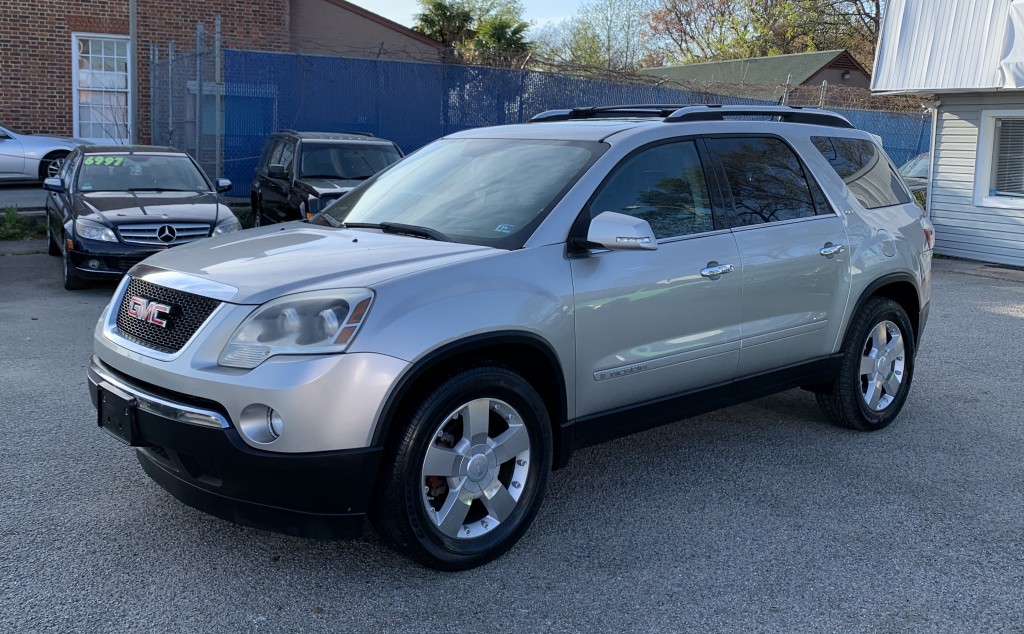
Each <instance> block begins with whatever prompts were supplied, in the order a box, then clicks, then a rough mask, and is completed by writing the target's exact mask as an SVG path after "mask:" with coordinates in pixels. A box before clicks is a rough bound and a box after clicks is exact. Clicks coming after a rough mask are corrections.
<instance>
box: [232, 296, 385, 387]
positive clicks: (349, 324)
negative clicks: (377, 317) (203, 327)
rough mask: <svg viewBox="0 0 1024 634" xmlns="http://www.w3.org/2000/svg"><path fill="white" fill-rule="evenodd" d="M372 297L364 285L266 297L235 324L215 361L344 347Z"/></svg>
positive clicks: (238, 363) (235, 362) (248, 362)
mask: <svg viewBox="0 0 1024 634" xmlns="http://www.w3.org/2000/svg"><path fill="white" fill-rule="evenodd" d="M372 302H373V291H371V290H369V289H367V288H352V289H340V290H330V291H313V292H309V293H296V294H295V295H288V296H286V297H282V298H280V299H275V300H273V301H270V302H267V303H266V304H264V305H262V306H260V307H259V308H257V309H256V310H255V312H253V314H251V315H249V316H248V317H247V318H246V319H245V321H243V322H242V325H240V326H239V327H238V328H237V329H236V330H235V332H234V334H233V335H231V339H229V340H228V343H227V345H226V346H224V350H223V351H222V352H221V353H220V358H219V359H217V363H219V364H220V365H222V366H226V367H230V368H245V369H252V368H255V367H256V366H258V365H259V364H261V363H263V362H264V361H265V360H267V359H269V358H270V357H272V356H274V355H278V354H327V353H334V352H344V351H345V350H346V349H347V348H348V346H349V344H350V343H351V342H352V340H353V339H355V336H356V332H358V331H359V327H360V326H361V325H362V323H363V320H364V319H365V318H366V314H367V312H369V309H370V304H371V303H372Z"/></svg>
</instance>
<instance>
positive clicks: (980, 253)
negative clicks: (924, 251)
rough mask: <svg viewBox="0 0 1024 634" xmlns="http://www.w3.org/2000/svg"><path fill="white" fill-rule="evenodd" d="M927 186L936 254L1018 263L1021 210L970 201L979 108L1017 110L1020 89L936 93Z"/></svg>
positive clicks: (1023, 261) (1022, 99) (1022, 239)
mask: <svg viewBox="0 0 1024 634" xmlns="http://www.w3.org/2000/svg"><path fill="white" fill-rule="evenodd" d="M940 97H941V100H942V105H941V106H940V108H939V123H938V128H937V130H936V139H935V147H936V149H935V150H934V151H935V157H934V159H935V166H934V170H935V172H934V175H933V180H932V183H931V187H930V190H929V199H930V200H929V205H930V207H931V220H932V223H934V224H935V238H936V241H935V250H936V252H937V253H941V254H944V255H952V256H956V257H962V258H970V259H972V260H982V261H986V262H996V263H1000V264H1012V265H1017V266H1024V209H997V208H994V207H979V206H976V205H975V204H974V174H975V161H976V159H978V158H979V157H978V137H979V126H980V125H981V123H982V114H981V113H982V111H984V110H1012V109H1019V110H1020V115H1021V116H1022V117H1024V91H1015V92H1006V93H992V94H973V95H941V96H940Z"/></svg>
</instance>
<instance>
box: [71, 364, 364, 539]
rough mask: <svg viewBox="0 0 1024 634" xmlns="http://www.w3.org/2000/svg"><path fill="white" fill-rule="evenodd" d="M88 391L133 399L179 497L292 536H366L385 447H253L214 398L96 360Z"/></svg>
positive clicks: (146, 447)
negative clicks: (192, 395) (162, 385)
mask: <svg viewBox="0 0 1024 634" xmlns="http://www.w3.org/2000/svg"><path fill="white" fill-rule="evenodd" d="M88 376H89V393H90V396H91V398H92V401H93V405H94V406H98V397H99V391H100V389H115V390H118V391H120V392H121V393H127V394H128V395H130V396H131V397H132V398H134V399H135V402H136V407H135V412H134V417H133V427H134V431H135V434H134V439H133V444H134V445H136V446H137V455H138V459H139V462H140V463H141V464H142V468H143V469H144V470H145V471H146V473H147V474H148V475H149V476H150V477H151V478H153V479H154V480H155V481H156V482H157V483H158V484H160V486H162V487H163V488H164V489H166V490H167V491H168V492H170V493H171V494H172V495H173V496H174V497H176V498H178V499H179V500H181V501H182V502H184V503H186V504H188V505H189V506H192V507H194V508H196V509H199V510H201V511H204V512H206V513H209V514H211V515H214V516H217V517H220V518H222V519H226V520H229V521H232V522H235V523H237V524H242V525H245V526H252V527H256V528H264V529H268V530H273V531H277V532H281V533H286V534H289V535H297V536H300V537H312V538H320V539H346V538H352V537H357V536H359V535H360V534H361V531H362V523H363V519H364V517H365V515H366V512H367V510H368V508H369V505H370V499H371V496H372V492H373V489H374V482H375V480H376V476H377V468H378V465H379V463H380V456H381V449H380V448H379V447H368V448H363V449H349V450H343V451H328V452H318V453H304V454H283V453H276V452H270V451H265V450H260V449H255V448H253V447H250V446H249V445H247V444H246V443H245V442H244V441H243V440H242V438H241V437H240V436H239V434H238V432H237V431H236V430H235V429H234V428H233V427H231V426H230V425H229V423H228V422H227V418H226V417H225V415H224V412H221V411H218V410H217V408H216V406H214V405H213V404H211V403H209V402H204V401H196V402H190V400H189V397H187V396H184V395H174V394H169V393H166V392H161V393H160V394H156V393H155V392H154V391H153V390H152V389H147V388H143V387H140V386H138V385H135V384H133V383H132V382H131V380H130V379H127V378H126V377H124V376H122V375H120V374H119V373H117V372H115V371H113V370H112V369H110V368H107V367H105V366H103V365H102V364H100V363H98V362H97V361H96V360H94V361H93V363H92V365H91V366H90V368H89V373H88Z"/></svg>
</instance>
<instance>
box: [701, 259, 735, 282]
mask: <svg viewBox="0 0 1024 634" xmlns="http://www.w3.org/2000/svg"><path fill="white" fill-rule="evenodd" d="M735 270H736V268H735V267H734V266H733V265H731V264H719V263H718V262H708V265H707V267H705V268H703V269H701V270H700V274H701V277H706V278H708V279H711V280H717V279H718V278H720V277H722V276H723V275H725V274H726V273H732V272H733V271H735Z"/></svg>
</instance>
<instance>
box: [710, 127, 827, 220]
mask: <svg viewBox="0 0 1024 634" xmlns="http://www.w3.org/2000/svg"><path fill="white" fill-rule="evenodd" d="M707 143H708V147H709V148H711V150H712V151H713V152H714V153H715V154H717V155H718V159H719V161H720V162H721V164H722V169H723V170H724V171H725V177H726V184H727V187H728V191H729V192H730V193H731V194H732V200H733V205H734V207H735V209H736V219H737V222H738V224H739V225H740V226H746V225H756V224H762V223H766V222H779V221H782V220H793V219H795V218H808V217H811V216H814V215H815V205H814V199H813V198H812V196H811V190H810V187H809V186H808V185H807V177H806V175H805V174H804V169H803V166H802V165H801V164H800V159H798V158H797V156H796V154H794V153H793V150H791V149H790V148H789V146H788V145H786V144H785V143H783V142H782V141H781V140H779V139H775V138H772V137H728V138H718V139H708V140H707Z"/></svg>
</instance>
